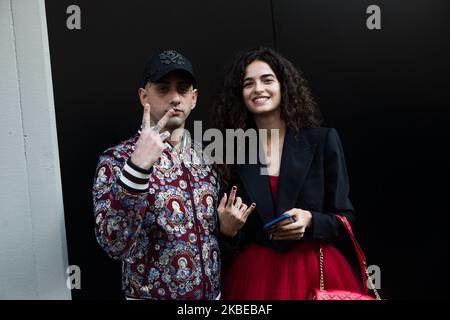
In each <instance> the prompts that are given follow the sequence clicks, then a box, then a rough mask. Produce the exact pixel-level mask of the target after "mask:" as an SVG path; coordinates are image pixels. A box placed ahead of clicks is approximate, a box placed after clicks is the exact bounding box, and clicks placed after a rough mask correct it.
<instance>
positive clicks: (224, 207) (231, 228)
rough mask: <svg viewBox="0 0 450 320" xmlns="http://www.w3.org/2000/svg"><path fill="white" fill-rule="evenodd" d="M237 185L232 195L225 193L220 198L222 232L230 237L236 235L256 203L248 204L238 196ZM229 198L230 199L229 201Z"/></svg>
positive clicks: (219, 210)
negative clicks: (228, 195)
mask: <svg viewBox="0 0 450 320" xmlns="http://www.w3.org/2000/svg"><path fill="white" fill-rule="evenodd" d="M236 190H237V187H236V186H234V187H233V188H232V189H231V192H230V197H229V198H228V197H227V194H226V193H224V195H223V197H222V199H221V200H220V203H219V207H218V208H217V212H218V213H219V221H220V232H221V233H222V234H223V235H225V236H228V237H234V236H235V235H236V234H237V232H238V231H239V229H241V228H242V226H243V225H244V223H245V221H247V218H248V216H249V214H250V213H251V212H252V211H253V209H255V207H256V204H255V203H252V204H251V206H247V205H246V204H245V203H243V202H242V199H241V198H240V197H237V198H236ZM227 198H228V201H227Z"/></svg>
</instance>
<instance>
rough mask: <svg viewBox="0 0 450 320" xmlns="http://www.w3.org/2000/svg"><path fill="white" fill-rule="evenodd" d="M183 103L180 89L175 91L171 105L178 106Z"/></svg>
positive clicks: (171, 98)
mask: <svg viewBox="0 0 450 320" xmlns="http://www.w3.org/2000/svg"><path fill="white" fill-rule="evenodd" d="M180 103H181V95H180V94H179V93H178V91H174V92H173V93H172V95H171V97H170V105H172V106H177V105H179V104H180Z"/></svg>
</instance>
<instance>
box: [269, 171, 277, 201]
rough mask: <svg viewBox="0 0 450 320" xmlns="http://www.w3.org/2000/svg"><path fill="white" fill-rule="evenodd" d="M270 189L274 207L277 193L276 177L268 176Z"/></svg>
mask: <svg viewBox="0 0 450 320" xmlns="http://www.w3.org/2000/svg"><path fill="white" fill-rule="evenodd" d="M269 182H270V189H271V190H272V201H273V204H274V205H275V204H276V203H277V193H278V176H269Z"/></svg>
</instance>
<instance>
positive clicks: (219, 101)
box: [211, 47, 321, 189]
mask: <svg viewBox="0 0 450 320" xmlns="http://www.w3.org/2000/svg"><path fill="white" fill-rule="evenodd" d="M253 61H263V62H265V63H267V64H268V65H269V66H270V68H271V69H272V70H273V72H274V73H275V75H276V77H277V79H278V81H279V83H280V90H281V102H280V105H281V118H282V119H283V120H284V121H285V123H286V126H287V127H288V128H290V129H292V130H293V131H294V133H295V134H296V135H297V134H298V133H299V132H300V129H301V128H314V127H320V124H321V115H320V112H319V110H318V108H317V105H316V102H315V101H314V99H313V97H312V95H311V91H310V89H309V87H308V83H307V81H306V80H305V79H304V78H303V76H302V73H301V71H300V70H298V69H297V68H296V67H295V66H294V65H293V64H292V63H291V62H290V61H289V60H287V59H286V58H284V57H283V56H281V55H280V54H279V53H278V52H276V51H275V50H274V49H271V48H267V47H258V48H252V49H247V50H245V51H242V52H241V53H239V54H238V55H237V56H236V57H235V59H234V60H233V62H232V63H231V65H230V66H229V68H228V70H227V71H226V74H225V78H224V80H223V83H222V85H221V87H220V90H219V92H218V94H217V97H216V99H215V102H214V105H213V107H214V108H213V112H212V118H211V125H212V127H213V128H217V129H219V130H220V131H221V132H222V133H223V134H225V130H226V129H239V128H240V129H243V130H246V129H249V128H255V123H254V120H253V116H252V114H251V113H250V112H249V111H248V110H247V108H246V106H245V104H244V100H243V79H244V75H245V69H246V68H247V66H248V65H249V64H250V63H252V62H253ZM235 169H236V168H235V165H218V170H219V174H220V176H221V180H222V184H224V185H223V187H224V188H226V189H228V187H229V184H230V183H231V176H232V174H233V172H234V170H235Z"/></svg>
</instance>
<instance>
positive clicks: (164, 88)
mask: <svg viewBox="0 0 450 320" xmlns="http://www.w3.org/2000/svg"><path fill="white" fill-rule="evenodd" d="M158 91H159V92H162V93H164V92H167V88H166V87H159V88H158Z"/></svg>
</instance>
